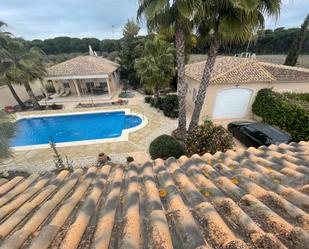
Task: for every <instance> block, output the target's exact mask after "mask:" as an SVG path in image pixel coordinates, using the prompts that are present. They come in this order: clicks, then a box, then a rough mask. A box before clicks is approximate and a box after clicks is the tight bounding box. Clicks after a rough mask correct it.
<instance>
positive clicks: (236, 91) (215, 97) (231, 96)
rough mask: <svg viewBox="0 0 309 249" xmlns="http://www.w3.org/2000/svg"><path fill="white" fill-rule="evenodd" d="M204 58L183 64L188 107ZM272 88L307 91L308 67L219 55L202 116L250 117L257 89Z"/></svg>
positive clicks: (308, 85) (298, 91)
mask: <svg viewBox="0 0 309 249" xmlns="http://www.w3.org/2000/svg"><path fill="white" fill-rule="evenodd" d="M205 63H206V61H202V62H197V63H192V64H188V65H187V66H186V81H187V84H188V94H187V108H188V111H189V113H190V112H192V111H193V107H194V101H195V98H196V95H197V92H198V89H199V86H200V82H201V79H202V75H203V70H204V67H205ZM263 88H273V90H274V91H277V92H297V93H302V92H309V69H305V68H299V67H289V66H283V65H278V64H271V63H265V62H260V61H258V60H256V59H252V58H239V57H228V56H224V57H218V58H217V60H216V64H215V68H214V71H213V74H212V77H211V81H210V84H209V87H208V89H207V93H206V99H205V102H204V106H203V109H202V113H201V120H204V119H205V117H206V116H209V117H211V118H212V119H237V118H239V119H241V118H251V117H252V110H251V106H252V104H253V101H254V99H255V96H256V94H257V92H258V91H259V90H260V89H263Z"/></svg>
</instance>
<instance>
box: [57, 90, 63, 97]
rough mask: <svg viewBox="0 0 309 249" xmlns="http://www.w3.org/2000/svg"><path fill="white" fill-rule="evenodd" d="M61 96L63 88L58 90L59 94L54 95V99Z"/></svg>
mask: <svg viewBox="0 0 309 249" xmlns="http://www.w3.org/2000/svg"><path fill="white" fill-rule="evenodd" d="M62 94H64V89H63V88H61V89H60V90H59V92H58V93H57V94H56V97H60V96H62Z"/></svg>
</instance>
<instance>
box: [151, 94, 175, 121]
mask: <svg viewBox="0 0 309 249" xmlns="http://www.w3.org/2000/svg"><path fill="white" fill-rule="evenodd" d="M145 102H146V103H148V104H150V105H151V106H152V107H154V108H157V109H158V110H161V111H163V114H164V116H166V117H169V118H178V98H177V95H172V94H170V95H166V96H164V97H151V96H147V97H145Z"/></svg>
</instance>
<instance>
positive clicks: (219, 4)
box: [189, 0, 281, 131]
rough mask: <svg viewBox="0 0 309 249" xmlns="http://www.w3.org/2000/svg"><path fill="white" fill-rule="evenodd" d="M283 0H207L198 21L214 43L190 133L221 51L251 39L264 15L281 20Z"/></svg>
mask: <svg viewBox="0 0 309 249" xmlns="http://www.w3.org/2000/svg"><path fill="white" fill-rule="evenodd" d="M280 7H281V0H250V1H249V0H216V1H209V0H203V8H204V12H203V13H204V14H205V16H204V17H203V18H202V20H201V19H197V29H198V31H199V32H200V34H201V35H202V36H207V37H208V38H209V39H210V40H211V46H210V49H209V51H208V57H207V61H206V65H205V68H204V72H203V76H202V80H201V85H200V88H199V90H198V94H197V96H196V99H195V105H194V110H193V114H192V118H191V122H190V125H189V131H190V130H193V129H194V128H195V127H196V126H197V125H198V123H199V119H200V113H201V110H202V107H203V104H204V100H205V96H206V91H207V87H208V84H209V81H210V78H211V73H212V72H213V69H214V65H215V61H216V57H217V54H218V50H219V48H220V46H221V45H222V44H227V43H233V42H240V41H244V40H247V39H249V37H250V36H251V35H252V33H253V32H254V31H256V30H257V29H259V28H261V27H263V26H264V15H270V16H275V17H277V16H278V15H279V13H280Z"/></svg>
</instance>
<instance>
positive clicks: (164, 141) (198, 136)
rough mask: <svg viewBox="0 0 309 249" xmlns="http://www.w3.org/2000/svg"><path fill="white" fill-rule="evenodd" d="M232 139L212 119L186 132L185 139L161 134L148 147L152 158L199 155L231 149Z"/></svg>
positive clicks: (232, 145)
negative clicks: (181, 139) (180, 139)
mask: <svg viewBox="0 0 309 249" xmlns="http://www.w3.org/2000/svg"><path fill="white" fill-rule="evenodd" d="M233 147H234V140H233V136H232V134H230V133H229V132H228V131H227V130H226V129H225V128H224V127H223V126H221V125H219V126H216V125H214V124H213V123H212V121H209V120H207V121H205V122H204V124H202V125H199V126H197V127H196V128H195V129H193V130H191V131H189V132H188V134H187V137H186V139H185V141H183V142H181V141H179V140H177V139H176V138H174V137H173V136H168V135H162V136H159V137H157V138H156V139H155V140H154V141H152V143H151V144H150V147H149V153H150V155H151V158H152V159H156V158H162V159H167V158H169V157H175V158H179V157H180V156H182V155H187V156H192V155H194V154H198V155H200V156H202V155H204V154H205V153H212V154H214V153H216V152H217V151H222V152H225V151H227V150H230V149H233Z"/></svg>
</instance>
